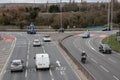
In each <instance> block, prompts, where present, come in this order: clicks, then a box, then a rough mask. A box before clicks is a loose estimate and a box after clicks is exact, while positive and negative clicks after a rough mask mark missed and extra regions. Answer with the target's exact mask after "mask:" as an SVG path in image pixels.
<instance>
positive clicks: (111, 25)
mask: <svg viewBox="0 0 120 80" xmlns="http://www.w3.org/2000/svg"><path fill="white" fill-rule="evenodd" d="M113 2H114V1H113V0H111V21H110V23H111V24H110V29H111V30H112V28H113Z"/></svg>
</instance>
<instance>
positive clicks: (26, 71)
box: [25, 70, 27, 78]
mask: <svg viewBox="0 0 120 80" xmlns="http://www.w3.org/2000/svg"><path fill="white" fill-rule="evenodd" d="M25 78H27V70H26V72H25Z"/></svg>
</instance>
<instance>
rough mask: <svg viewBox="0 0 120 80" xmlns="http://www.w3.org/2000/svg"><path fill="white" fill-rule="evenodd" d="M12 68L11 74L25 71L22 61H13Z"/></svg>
mask: <svg viewBox="0 0 120 80" xmlns="http://www.w3.org/2000/svg"><path fill="white" fill-rule="evenodd" d="M10 67H11V72H13V71H23V70H24V66H23V61H22V60H20V59H18V60H12V62H11V66H10Z"/></svg>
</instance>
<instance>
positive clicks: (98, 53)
mask: <svg viewBox="0 0 120 80" xmlns="http://www.w3.org/2000/svg"><path fill="white" fill-rule="evenodd" d="M91 39H92V38H91ZM91 39H89V41H88V45H89V47H90V48H91V49H92V50H94V51H95V52H97V53H98V54H100V55H102V56H105V55H103V54H101V53H99V52H98V51H97V50H95V49H94V48H93V47H92V46H91V45H90V40H91Z"/></svg>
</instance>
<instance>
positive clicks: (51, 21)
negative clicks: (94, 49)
mask: <svg viewBox="0 0 120 80" xmlns="http://www.w3.org/2000/svg"><path fill="white" fill-rule="evenodd" d="M113 10H114V13H113V14H114V16H113V23H115V24H119V23H120V3H118V2H114V8H113ZM107 11H108V3H81V4H78V3H75V2H72V3H65V4H64V5H62V7H61V8H60V4H53V5H49V6H48V5H45V4H44V5H43V4H42V5H39V6H34V7H32V6H27V7H26V6H14V7H10V8H6V7H1V8H0V25H17V26H21V25H22V26H23V25H29V23H30V22H34V23H35V24H36V25H45V26H49V25H51V26H52V27H53V28H59V27H61V26H60V15H62V23H63V24H62V25H63V27H64V28H67V26H69V27H70V28H72V27H73V26H76V27H77V28H81V27H87V26H98V25H100V26H103V25H106V24H107V19H108V18H107V17H108V16H107V15H108V12H107ZM61 12H62V14H61ZM21 29H22V27H21Z"/></svg>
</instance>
